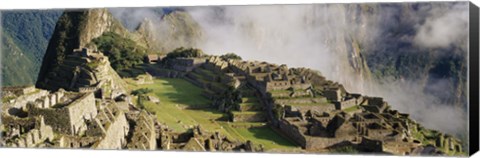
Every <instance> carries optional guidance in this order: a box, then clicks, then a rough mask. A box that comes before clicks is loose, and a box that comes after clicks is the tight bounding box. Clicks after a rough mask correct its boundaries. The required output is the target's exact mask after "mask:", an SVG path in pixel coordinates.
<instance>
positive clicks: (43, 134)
mask: <svg viewBox="0 0 480 158" xmlns="http://www.w3.org/2000/svg"><path fill="white" fill-rule="evenodd" d="M34 120H35V123H36V125H35V128H34V129H31V130H30V131H28V132H26V133H23V134H21V135H20V136H19V137H18V138H16V139H13V140H11V142H7V145H6V146H9V147H20V148H24V147H36V145H37V144H39V143H43V142H45V141H46V140H49V141H52V140H53V129H52V127H50V126H48V125H45V122H44V120H43V118H41V117H40V118H37V119H34Z"/></svg>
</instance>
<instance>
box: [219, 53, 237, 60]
mask: <svg viewBox="0 0 480 158" xmlns="http://www.w3.org/2000/svg"><path fill="white" fill-rule="evenodd" d="M220 58H222V59H223V60H228V59H233V60H242V57H240V56H238V55H237V54H235V53H227V54H224V55H221V56H220Z"/></svg>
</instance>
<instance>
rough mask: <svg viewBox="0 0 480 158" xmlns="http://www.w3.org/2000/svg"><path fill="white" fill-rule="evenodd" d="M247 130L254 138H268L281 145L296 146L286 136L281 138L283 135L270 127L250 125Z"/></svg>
mask: <svg viewBox="0 0 480 158" xmlns="http://www.w3.org/2000/svg"><path fill="white" fill-rule="evenodd" d="M248 131H249V132H252V133H253V134H254V135H253V136H254V137H255V138H257V139H264V140H270V141H273V142H275V144H278V145H282V146H290V147H296V145H295V144H294V143H292V142H290V141H289V140H287V139H286V138H283V136H281V135H279V134H278V133H276V132H275V131H273V130H272V129H270V127H267V126H265V127H251V128H248Z"/></svg>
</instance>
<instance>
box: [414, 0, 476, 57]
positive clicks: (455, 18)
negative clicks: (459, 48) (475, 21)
mask: <svg viewBox="0 0 480 158" xmlns="http://www.w3.org/2000/svg"><path fill="white" fill-rule="evenodd" d="M466 37H468V3H460V4H456V5H453V6H448V7H447V8H433V9H431V10H430V12H429V15H428V18H426V19H425V22H424V23H423V24H421V25H420V26H419V28H418V32H417V34H416V36H415V38H414V40H415V43H416V44H418V45H420V46H422V47H426V48H447V47H450V46H452V45H454V44H456V45H459V44H460V43H462V42H465V41H466V40H467V38H466Z"/></svg>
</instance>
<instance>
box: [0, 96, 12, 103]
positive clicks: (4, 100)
mask: <svg viewBox="0 0 480 158" xmlns="http://www.w3.org/2000/svg"><path fill="white" fill-rule="evenodd" d="M12 99H15V97H13V96H8V97H2V103H7V102H9V101H10V100H12Z"/></svg>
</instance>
